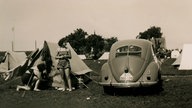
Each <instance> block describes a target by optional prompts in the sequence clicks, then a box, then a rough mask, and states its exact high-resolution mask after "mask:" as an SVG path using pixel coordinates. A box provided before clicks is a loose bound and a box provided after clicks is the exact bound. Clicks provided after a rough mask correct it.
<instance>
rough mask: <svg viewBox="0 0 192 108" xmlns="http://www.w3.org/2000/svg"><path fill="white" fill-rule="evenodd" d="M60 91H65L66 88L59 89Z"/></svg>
mask: <svg viewBox="0 0 192 108" xmlns="http://www.w3.org/2000/svg"><path fill="white" fill-rule="evenodd" d="M57 90H59V91H65V88H58V89H57Z"/></svg>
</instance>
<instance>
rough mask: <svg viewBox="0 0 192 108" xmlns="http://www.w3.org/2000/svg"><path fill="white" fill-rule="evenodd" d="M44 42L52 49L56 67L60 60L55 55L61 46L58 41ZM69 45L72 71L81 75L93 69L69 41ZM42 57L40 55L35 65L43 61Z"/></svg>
mask: <svg viewBox="0 0 192 108" xmlns="http://www.w3.org/2000/svg"><path fill="white" fill-rule="evenodd" d="M44 44H47V46H48V48H49V51H50V55H51V59H52V61H53V65H54V66H55V67H56V65H57V62H58V61H57V60H56V59H55V57H56V55H57V49H58V48H59V46H58V45H57V44H56V43H51V42H45V43H44ZM67 47H68V48H69V49H70V50H71V55H72V58H71V59H70V64H71V71H72V72H73V73H74V74H76V75H81V74H85V73H88V72H90V71H92V70H91V69H90V68H89V67H88V66H87V65H86V64H85V63H84V62H83V61H82V60H81V58H80V57H79V56H78V55H77V53H76V52H75V51H74V50H73V48H72V47H71V45H70V44H69V43H67ZM40 58H41V57H39V59H37V61H36V62H35V65H36V64H38V63H39V62H42V61H41V59H40Z"/></svg>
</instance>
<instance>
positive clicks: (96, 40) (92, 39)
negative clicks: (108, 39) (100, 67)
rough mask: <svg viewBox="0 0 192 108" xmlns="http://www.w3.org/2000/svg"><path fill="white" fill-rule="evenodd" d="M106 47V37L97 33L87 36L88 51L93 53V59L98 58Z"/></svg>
mask: <svg viewBox="0 0 192 108" xmlns="http://www.w3.org/2000/svg"><path fill="white" fill-rule="evenodd" d="M103 49H104V39H103V38H102V36H100V35H97V34H95V33H94V34H91V35H89V36H88V37H87V38H86V53H91V54H92V55H93V57H92V58H93V59H98V57H99V56H100V55H101V53H102V51H103Z"/></svg>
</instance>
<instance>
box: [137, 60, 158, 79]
mask: <svg viewBox="0 0 192 108" xmlns="http://www.w3.org/2000/svg"><path fill="white" fill-rule="evenodd" d="M159 72H160V68H159V64H157V63H156V62H155V61H154V62H151V63H150V64H149V65H148V66H147V68H146V70H145V72H144V73H143V76H142V78H141V79H142V81H144V82H150V81H158V74H159ZM141 79H140V80H141Z"/></svg>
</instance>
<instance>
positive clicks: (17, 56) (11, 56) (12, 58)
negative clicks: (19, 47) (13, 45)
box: [0, 51, 27, 73]
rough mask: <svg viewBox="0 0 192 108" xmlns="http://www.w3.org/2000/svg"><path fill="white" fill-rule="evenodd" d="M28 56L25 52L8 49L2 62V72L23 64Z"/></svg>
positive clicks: (0, 68) (0, 67) (0, 65)
mask: <svg viewBox="0 0 192 108" xmlns="http://www.w3.org/2000/svg"><path fill="white" fill-rule="evenodd" d="M26 59H27V56H26V54H25V53H24V52H12V51H7V52H6V53H5V56H4V60H3V62H2V63H1V64H0V73H6V72H8V71H9V70H13V69H15V68H16V67H18V66H19V65H21V64H22V63H23V62H24V61H25V60H26Z"/></svg>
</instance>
